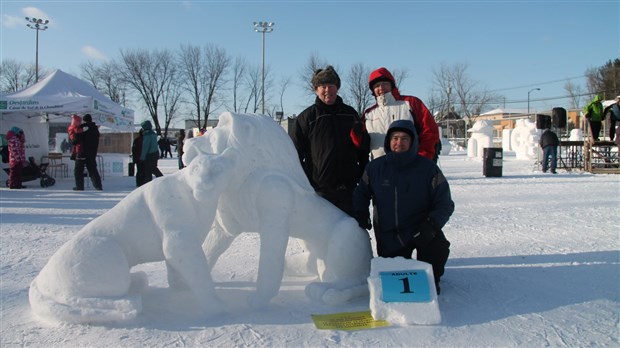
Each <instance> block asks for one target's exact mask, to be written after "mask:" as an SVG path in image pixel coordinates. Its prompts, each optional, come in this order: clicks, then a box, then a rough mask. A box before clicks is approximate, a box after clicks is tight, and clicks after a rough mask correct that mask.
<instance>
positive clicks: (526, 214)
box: [0, 151, 620, 348]
mask: <svg viewBox="0 0 620 348" xmlns="http://www.w3.org/2000/svg"><path fill="white" fill-rule="evenodd" d="M504 155H505V159H504V164H503V165H504V167H503V177H501V178H486V177H484V176H483V175H482V163H481V162H480V161H477V160H470V159H468V158H466V156H465V154H464V153H463V152H454V151H453V152H452V153H451V155H450V156H444V157H441V158H440V165H441V167H442V169H443V170H444V172H445V174H446V176H447V178H448V180H449V182H450V185H451V190H452V195H453V199H454V201H455V204H456V211H455V213H454V215H453V216H452V218H451V220H450V222H449V223H448V224H447V225H446V227H445V232H446V235H447V237H448V239H449V240H450V241H451V242H452V248H451V250H452V253H451V256H450V260H449V261H448V265H447V269H446V275H445V276H444V278H442V293H441V295H440V296H439V305H440V309H441V313H442V319H443V321H442V323H441V324H440V325H433V326H396V325H393V326H390V327H387V328H379V329H372V330H361V331H330V330H317V329H316V328H315V326H314V324H313V323H312V319H311V317H310V315H311V314H328V313H337V312H351V311H361V310H367V309H368V308H369V307H368V298H364V299H362V300H359V301H356V302H354V303H351V304H349V305H346V306H339V307H328V306H325V305H318V304H315V303H311V302H310V301H309V300H308V299H307V298H306V296H305V295H304V292H303V288H304V285H305V284H307V283H308V282H310V281H311V279H308V278H303V277H292V276H288V277H286V278H285V279H284V281H283V284H282V288H281V290H280V293H279V294H278V295H277V296H276V297H275V298H274V299H273V300H272V302H271V304H270V305H269V306H268V307H266V308H263V309H260V310H251V309H249V307H248V306H247V305H246V297H247V296H248V295H249V294H250V292H251V291H252V290H253V289H254V277H255V272H256V268H257V257H258V243H257V242H258V237H257V236H256V235H253V234H244V235H242V236H240V237H239V238H238V239H237V240H235V242H234V243H233V245H232V246H231V248H230V249H229V250H228V251H227V252H226V253H225V254H224V255H223V256H222V257H221V258H220V260H219V261H218V263H217V264H216V266H215V268H214V271H213V276H214V279H215V281H216V286H217V289H218V294H219V296H220V297H221V298H222V299H223V301H224V302H225V303H226V304H227V305H228V306H229V308H230V313H228V314H225V315H222V316H219V317H215V318H210V319H205V318H201V317H200V316H197V315H195V314H193V304H192V303H191V300H190V299H184V298H168V297H167V296H166V295H167V292H166V287H167V283H166V279H165V271H164V266H163V264H162V263H154V264H148V265H143V266H141V267H140V269H141V270H144V271H146V272H147V274H148V276H149V280H150V286H151V288H150V289H149V290H148V291H147V293H146V294H145V297H144V299H143V302H144V311H143V313H142V314H141V315H140V316H139V317H138V320H136V322H135V323H133V324H131V325H130V326H120V325H117V326H114V325H108V326H85V325H60V326H53V325H49V324H46V323H44V322H41V321H39V320H38V319H37V318H35V317H34V316H33V315H32V314H31V312H30V305H29V303H28V287H29V284H30V282H31V281H32V279H33V278H34V277H35V276H36V275H37V274H38V273H39V271H40V270H41V268H42V267H43V266H44V265H45V264H46V262H47V260H48V259H49V257H50V256H51V255H52V254H53V253H54V252H55V251H56V250H57V249H58V248H59V247H60V246H61V245H62V244H63V243H65V242H66V241H67V240H68V239H69V238H70V237H71V236H72V235H73V234H75V233H76V232H77V231H78V230H79V229H80V228H81V227H82V226H83V225H85V224H86V223H88V222H89V221H90V220H92V219H93V218H95V217H96V216H99V215H101V214H102V213H104V212H106V211H107V210H108V209H110V208H111V207H112V206H114V205H115V204H116V203H117V202H118V201H119V200H121V199H122V198H123V197H124V196H126V195H127V194H128V192H130V191H131V190H132V189H133V188H134V178H133V177H106V179H105V181H104V191H102V192H97V191H91V190H87V191H84V192H73V191H71V187H72V186H73V181H72V179H61V180H58V182H57V184H56V185H55V186H53V187H50V188H45V189H43V188H41V187H39V186H38V185H37V183H36V182H33V181H31V182H27V183H25V184H26V185H27V186H28V188H27V189H25V190H8V189H5V188H4V187H3V188H0V223H1V224H0V226H1V227H0V301H1V307H0V347H3V348H4V347H86V346H89V347H120V346H123V347H146V346H150V347H205V346H218V347H296V346H310V347H318V346H321V347H331V346H347V347H368V346H373V347H395V346H401V347H404V346H406V347H412V346H420V347H427V346H435V347H498V346H502V347H516V346H519V347H541V346H553V347H577V346H579V347H584V346H615V347H617V346H620V337H619V336H620V334H619V332H620V330H619V327H620V326H619V317H620V314H619V312H620V305H619V301H620V291H619V289H620V234H619V231H620V228H619V227H620V214H619V211H618V208H619V207H620V204H619V203H620V176H617V175H616V176H614V175H591V174H588V173H579V172H573V173H566V172H564V171H560V174H558V175H551V174H542V173H541V172H539V171H537V170H536V169H535V166H534V163H533V162H534V161H529V160H528V161H523V160H516V159H515V157H514V154H511V153H509V152H506V153H505V154H504ZM160 167H161V168H162V169H163V171H164V173H172V172H174V171H175V170H176V159H168V160H162V161H160ZM196 228H205V226H196ZM299 252H300V250H299V248H296V244H294V243H292V244H291V248H290V250H289V253H291V254H293V253H299Z"/></svg>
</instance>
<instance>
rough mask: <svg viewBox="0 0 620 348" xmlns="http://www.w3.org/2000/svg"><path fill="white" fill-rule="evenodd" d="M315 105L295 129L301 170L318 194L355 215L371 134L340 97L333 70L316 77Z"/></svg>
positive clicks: (294, 133)
mask: <svg viewBox="0 0 620 348" xmlns="http://www.w3.org/2000/svg"><path fill="white" fill-rule="evenodd" d="M311 82H312V86H313V88H314V92H315V94H316V99H315V101H314V104H312V105H311V106H309V107H308V108H306V109H305V110H304V111H302V112H301V113H300V114H299V116H298V117H297V119H296V120H295V123H294V125H293V127H292V129H291V133H290V136H291V139H292V140H293V143H294V144H295V148H296V149H297V153H298V154H299V160H300V161H301V166H302V167H303V169H304V172H305V173H306V176H307V177H308V180H309V181H310V184H311V185H312V187H314V190H315V191H316V192H317V194H318V195H319V196H321V197H323V198H325V199H327V200H328V201H330V202H331V203H332V204H334V205H335V206H337V207H338V208H340V209H341V210H342V211H344V212H345V213H347V214H349V215H352V214H353V211H352V195H353V189H354V188H355V186H356V184H357V181H358V180H359V178H360V177H361V175H362V172H363V170H364V167H365V166H366V163H367V162H368V151H369V147H368V146H369V139H368V133H367V132H366V130H365V128H364V124H363V122H362V120H361V118H360V117H359V115H358V113H357V112H356V111H355V109H353V108H352V107H351V106H349V105H346V104H345V103H344V102H343V101H342V98H341V97H340V96H338V89H339V88H340V77H339V76H338V74H337V73H336V71H335V70H334V68H333V67H332V66H327V67H326V68H325V69H318V70H317V71H316V72H315V73H314V75H313V77H312V81H311Z"/></svg>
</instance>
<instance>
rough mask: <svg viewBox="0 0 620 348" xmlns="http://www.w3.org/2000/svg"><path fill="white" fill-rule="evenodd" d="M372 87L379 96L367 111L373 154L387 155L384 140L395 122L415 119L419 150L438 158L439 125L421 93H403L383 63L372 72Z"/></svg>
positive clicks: (375, 156) (376, 155)
mask: <svg viewBox="0 0 620 348" xmlns="http://www.w3.org/2000/svg"><path fill="white" fill-rule="evenodd" d="M368 87H370V90H371V91H372V94H373V95H374V96H375V98H376V100H377V103H376V104H375V105H373V106H371V107H370V108H368V109H367V110H366V111H365V112H364V120H365V122H366V129H367V130H368V134H370V152H371V156H372V158H373V159H374V158H377V157H380V156H383V155H385V152H384V150H383V141H384V139H385V135H386V134H387V130H388V127H389V126H390V124H391V123H392V122H394V121H396V120H411V121H413V123H414V125H415V129H416V132H417V133H418V134H417V136H418V139H419V149H418V154H419V155H421V156H424V157H426V158H428V159H431V160H434V161H437V156H436V154H435V152H436V149H437V144H438V143H439V129H438V127H437V123H436V122H435V119H434V118H433V115H431V112H430V111H429V110H428V108H427V107H426V105H424V103H423V102H422V101H421V100H420V99H419V98H417V97H414V96H410V95H401V94H400V92H399V91H398V88H396V80H395V79H394V76H392V73H390V71H389V70H388V69H386V68H383V67H382V68H379V69H377V70H375V71H373V72H371V73H370V76H369V77H368Z"/></svg>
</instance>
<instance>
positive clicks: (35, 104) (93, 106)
mask: <svg viewBox="0 0 620 348" xmlns="http://www.w3.org/2000/svg"><path fill="white" fill-rule="evenodd" d="M5 114H19V115H22V116H23V117H26V118H28V119H32V118H36V117H47V120H49V121H51V122H54V121H55V120H58V119H60V120H62V122H70V119H67V118H69V117H70V116H71V115H72V114H79V115H80V116H83V115H84V114H91V115H92V116H93V121H95V123H97V124H99V125H102V126H105V127H109V128H113V129H118V130H129V131H131V130H132V129H133V121H134V112H133V110H131V109H127V108H125V107H123V106H121V105H118V104H116V103H115V102H113V101H112V100H110V98H108V97H107V96H105V95H103V94H102V93H101V92H99V91H98V90H97V89H96V88H95V87H93V86H92V85H91V84H90V83H88V82H86V81H84V80H81V79H79V78H77V77H75V76H73V75H70V74H67V73H65V72H63V71H61V70H56V71H54V72H53V73H51V74H49V75H48V76H46V77H45V78H44V79H42V80H41V81H39V82H37V83H35V84H34V85H32V86H30V87H28V88H26V89H23V90H21V91H19V92H15V93H12V94H7V95H3V96H0V115H5ZM3 118H4V116H3ZM33 121H35V120H33ZM35 122H38V121H35Z"/></svg>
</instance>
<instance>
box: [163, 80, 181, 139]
mask: <svg viewBox="0 0 620 348" xmlns="http://www.w3.org/2000/svg"><path fill="white" fill-rule="evenodd" d="M181 95H182V87H181V84H180V83H179V79H178V75H177V74H175V76H174V78H171V79H169V80H168V81H167V84H166V85H165V86H164V93H163V95H162V107H163V109H164V110H163V111H164V116H165V121H164V131H163V136H164V137H167V136H168V128H169V127H170V124H171V123H172V121H174V120H176V119H177V118H178V116H179V110H180V106H181V103H180V101H181Z"/></svg>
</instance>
